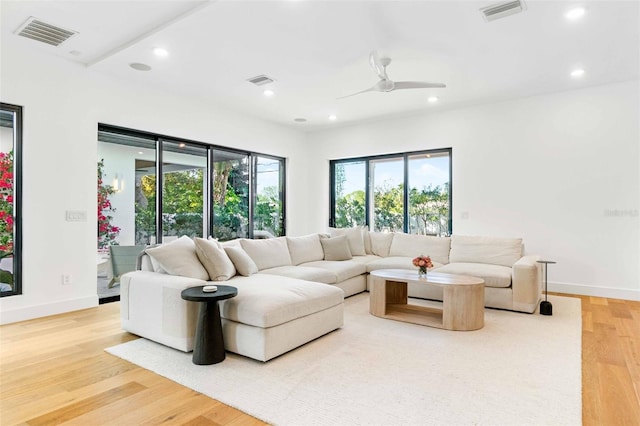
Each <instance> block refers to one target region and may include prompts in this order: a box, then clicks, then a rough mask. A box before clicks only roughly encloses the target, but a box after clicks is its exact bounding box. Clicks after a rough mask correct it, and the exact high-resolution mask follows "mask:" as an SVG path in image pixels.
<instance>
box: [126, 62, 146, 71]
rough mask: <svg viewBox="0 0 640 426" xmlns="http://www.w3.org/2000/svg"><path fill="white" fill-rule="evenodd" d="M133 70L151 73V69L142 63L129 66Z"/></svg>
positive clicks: (133, 63)
mask: <svg viewBox="0 0 640 426" xmlns="http://www.w3.org/2000/svg"><path fill="white" fill-rule="evenodd" d="M129 66H130V67H131V68H133V69H134V70H136V71H150V70H151V67H150V66H149V65H147V64H141V63H140V62H132V63H130V64H129Z"/></svg>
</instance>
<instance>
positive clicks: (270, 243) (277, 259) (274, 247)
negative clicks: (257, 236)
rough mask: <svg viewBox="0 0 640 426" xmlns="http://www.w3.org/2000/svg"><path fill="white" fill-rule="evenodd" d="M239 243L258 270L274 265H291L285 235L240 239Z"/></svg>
mask: <svg viewBox="0 0 640 426" xmlns="http://www.w3.org/2000/svg"><path fill="white" fill-rule="evenodd" d="M240 245H241V246H242V248H243V250H244V251H246V252H247V254H248V255H249V257H251V259H253V261H254V262H255V264H256V266H257V267H258V270H259V271H262V270H263V269H269V268H275V267H276V266H289V265H291V256H290V255H289V247H287V240H286V238H285V237H278V238H267V239H264V240H247V239H242V240H240Z"/></svg>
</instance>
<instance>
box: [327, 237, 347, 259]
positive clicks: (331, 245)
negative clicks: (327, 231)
mask: <svg viewBox="0 0 640 426" xmlns="http://www.w3.org/2000/svg"><path fill="white" fill-rule="evenodd" d="M320 244H321V245H322V251H323V252H324V260H349V259H351V257H352V256H351V250H350V249H349V240H347V237H346V236H345V235H342V236H339V237H332V238H322V239H320Z"/></svg>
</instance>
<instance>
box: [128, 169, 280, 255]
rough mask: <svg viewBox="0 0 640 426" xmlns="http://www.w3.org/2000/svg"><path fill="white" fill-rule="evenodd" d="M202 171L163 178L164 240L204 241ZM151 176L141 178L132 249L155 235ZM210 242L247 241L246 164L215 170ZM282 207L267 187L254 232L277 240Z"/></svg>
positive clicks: (258, 205)
mask: <svg viewBox="0 0 640 426" xmlns="http://www.w3.org/2000/svg"><path fill="white" fill-rule="evenodd" d="M204 171H205V169H202V168H194V169H188V170H181V171H176V172H169V173H165V174H164V177H163V180H164V185H163V196H162V198H163V205H162V226H163V232H164V235H165V236H181V235H188V236H191V237H193V236H202V235H203V211H204V206H203V202H204V201H203V200H204V195H203V187H204V181H203V179H204ZM155 186H156V177H155V175H146V176H143V177H142V178H141V180H140V183H139V189H138V192H139V194H137V196H136V244H149V242H150V236H153V235H155V205H156V195H155ZM212 198H213V200H212V201H213V235H212V236H213V237H215V238H217V239H219V240H221V241H226V240H231V239H234V238H242V237H246V236H248V229H247V226H248V223H249V170H248V165H247V164H246V162H242V161H224V162H219V163H215V164H214V171H213V194H212ZM280 210H281V202H280V198H279V194H278V191H277V188H275V187H267V188H264V190H263V191H262V192H261V193H259V194H257V196H256V206H255V208H254V222H255V229H266V230H269V232H271V233H273V234H274V235H280V221H279V217H280Z"/></svg>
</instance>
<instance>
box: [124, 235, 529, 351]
mask: <svg viewBox="0 0 640 426" xmlns="http://www.w3.org/2000/svg"><path fill="white" fill-rule="evenodd" d="M421 254H423V255H429V256H431V258H432V260H433V263H434V270H437V271H441V272H448V273H455V274H465V275H472V276H478V277H481V278H483V279H484V280H485V305H486V306H487V307H491V308H500V309H509V310H514V311H521V312H527V313H532V312H534V311H535V309H536V307H537V304H538V302H539V300H540V294H541V279H540V269H539V266H538V264H537V263H536V260H537V259H538V257H537V256H533V255H527V256H523V245H522V240H521V239H518V238H492V237H474V236H456V235H454V236H452V237H442V238H441V237H428V236H418V235H408V234H402V233H377V232H369V231H368V230H366V229H364V228H360V227H358V228H350V229H331V231H330V233H328V234H311V235H306V236H301V237H279V238H272V239H261V240H248V239H241V240H234V241H230V242H225V243H223V244H219V243H218V242H216V241H212V240H203V239H200V238H196V239H194V240H191V239H190V238H188V237H182V238H180V239H178V240H177V241H175V242H172V243H168V244H164V245H162V246H160V247H153V248H149V249H147V250H146V251H145V253H143V254H142V255H141V257H140V259H139V268H138V269H139V270H138V271H135V272H131V273H128V274H126V275H124V276H123V277H122V279H121V318H122V326H123V328H124V329H125V330H127V331H130V332H132V333H134V334H137V335H140V336H143V337H146V338H148V339H151V340H154V341H157V342H159V343H162V344H165V345H168V346H171V347H174V348H176V349H179V350H182V351H191V350H192V349H193V337H194V334H195V324H196V321H197V309H198V305H197V304H196V303H193V302H187V301H185V300H182V298H181V297H180V292H181V291H182V290H183V289H185V288H188V287H194V286H199V285H205V284H207V282H208V281H213V282H214V283H215V282H220V281H226V282H224V284H228V285H232V286H235V287H237V288H238V295H237V296H236V297H234V298H232V299H228V300H225V301H222V302H220V312H221V316H222V321H223V332H224V338H225V347H226V349H227V350H229V351H231V352H235V353H239V354H241V355H245V356H248V357H251V358H254V359H257V360H260V361H267V360H269V359H271V358H273V357H276V356H278V355H280V354H282V353H285V352H287V351H289V350H291V349H294V348H296V347H298V346H300V345H302V344H304V343H306V342H308V341H310V340H313V339H315V338H318V337H320V336H322V335H324V334H326V333H329V332H331V331H333V330H335V329H337V328H340V327H342V325H343V303H342V302H343V299H344V297H348V296H351V295H354V294H357V293H361V292H363V291H366V290H367V288H368V286H367V280H368V273H369V272H371V271H373V270H379V269H387V268H406V269H412V270H416V268H415V267H414V266H413V265H412V262H411V261H412V259H413V258H414V257H416V256H418V255H421ZM416 273H417V272H416ZM409 296H410V297H421V298H428V299H441V298H442V294H441V290H439V289H438V288H436V287H432V286H424V285H410V286H409Z"/></svg>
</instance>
